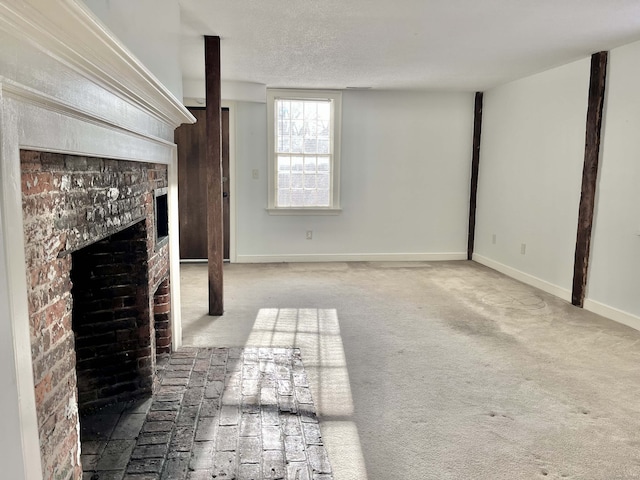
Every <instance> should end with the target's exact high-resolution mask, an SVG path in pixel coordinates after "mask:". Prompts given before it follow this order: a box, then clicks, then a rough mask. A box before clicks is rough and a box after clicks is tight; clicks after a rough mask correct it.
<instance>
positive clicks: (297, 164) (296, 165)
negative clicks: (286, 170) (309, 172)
mask: <svg viewBox="0 0 640 480" xmlns="http://www.w3.org/2000/svg"><path fill="white" fill-rule="evenodd" d="M303 162H304V157H291V170H293V171H294V172H302V164H303Z"/></svg>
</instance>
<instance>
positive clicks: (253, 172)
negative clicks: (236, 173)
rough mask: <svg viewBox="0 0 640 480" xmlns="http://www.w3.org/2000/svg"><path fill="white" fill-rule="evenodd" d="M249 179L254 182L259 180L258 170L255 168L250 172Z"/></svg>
mask: <svg viewBox="0 0 640 480" xmlns="http://www.w3.org/2000/svg"><path fill="white" fill-rule="evenodd" d="M251 178H253V179H254V180H258V179H259V178H260V170H258V169H257V168H254V169H253V170H251Z"/></svg>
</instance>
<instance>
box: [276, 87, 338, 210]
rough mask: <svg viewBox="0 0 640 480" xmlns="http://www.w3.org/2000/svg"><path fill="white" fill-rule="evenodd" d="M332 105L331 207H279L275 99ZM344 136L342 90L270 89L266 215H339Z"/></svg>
mask: <svg viewBox="0 0 640 480" xmlns="http://www.w3.org/2000/svg"><path fill="white" fill-rule="evenodd" d="M280 98H286V99H292V100H319V99H329V100H331V101H332V108H331V120H332V125H333V132H332V136H331V179H330V181H331V187H330V188H331V190H330V192H331V193H330V197H331V198H330V200H331V203H330V205H329V206H328V207H277V206H276V194H277V188H276V185H277V183H276V182H277V175H278V172H277V169H276V149H275V144H276V142H275V129H276V127H275V125H276V112H275V101H276V99H280ZM341 132H342V92H340V91H339V90H297V89H267V148H268V157H267V158H268V160H267V178H268V188H267V190H268V199H267V211H268V212H269V214H270V215H338V214H340V212H342V209H341V208H340V145H341V143H340V140H341Z"/></svg>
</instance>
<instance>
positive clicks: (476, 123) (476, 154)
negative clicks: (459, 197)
mask: <svg viewBox="0 0 640 480" xmlns="http://www.w3.org/2000/svg"><path fill="white" fill-rule="evenodd" d="M482 97H483V95H482V92H476V100H475V107H474V110H473V152H472V156H471V195H470V197H469V238H468V242H467V259H468V260H471V259H472V257H473V246H474V243H475V238H476V198H477V196H478V168H479V166H480V135H481V133H482Z"/></svg>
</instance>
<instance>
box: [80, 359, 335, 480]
mask: <svg viewBox="0 0 640 480" xmlns="http://www.w3.org/2000/svg"><path fill="white" fill-rule="evenodd" d="M160 375H161V386H160V389H159V391H158V392H157V393H156V394H155V395H154V396H153V398H152V399H149V400H146V401H143V402H135V403H130V404H127V405H123V404H119V405H115V406H113V407H109V408H106V409H103V410H101V411H100V412H98V413H96V414H94V415H91V416H89V417H85V418H83V420H82V422H81V424H82V464H83V467H84V480H201V479H207V480H210V479H214V478H218V479H219V478H223V479H225V480H266V479H269V480H275V479H283V480H289V479H291V480H332V479H333V475H332V472H331V465H330V463H329V459H328V456H327V453H326V450H325V448H324V445H323V443H322V437H321V435H320V428H319V425H318V420H317V417H316V414H315V407H314V405H313V399H312V396H311V392H310V390H309V383H308V381H307V376H306V373H305V371H304V366H303V364H302V360H301V356H300V351H299V350H298V349H292V348H245V349H240V348H184V349H181V350H180V351H178V352H175V353H173V354H172V355H171V357H170V358H169V360H168V361H167V362H165V363H164V365H163V367H162V371H161V373H160Z"/></svg>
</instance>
